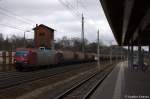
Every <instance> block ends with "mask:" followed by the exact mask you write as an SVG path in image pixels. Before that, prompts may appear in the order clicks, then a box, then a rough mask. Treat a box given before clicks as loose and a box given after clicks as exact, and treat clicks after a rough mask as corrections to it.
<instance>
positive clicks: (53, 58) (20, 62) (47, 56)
mask: <svg viewBox="0 0 150 99" xmlns="http://www.w3.org/2000/svg"><path fill="white" fill-rule="evenodd" d="M94 60H95V54H94V53H86V54H83V53H81V52H72V51H61V50H53V49H49V48H45V47H40V48H38V49H35V48H33V49H32V48H18V49H16V54H15V58H14V62H15V68H16V69H17V70H19V71H20V70H23V69H27V68H28V69H29V68H31V67H41V66H52V65H58V64H66V63H77V62H89V61H94Z"/></svg>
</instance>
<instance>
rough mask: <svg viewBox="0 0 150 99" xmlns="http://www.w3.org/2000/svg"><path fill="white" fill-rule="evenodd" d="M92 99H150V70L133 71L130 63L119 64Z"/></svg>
mask: <svg viewBox="0 0 150 99" xmlns="http://www.w3.org/2000/svg"><path fill="white" fill-rule="evenodd" d="M91 99H150V68H148V69H147V71H142V70H131V69H130V67H128V62H121V63H119V64H117V66H116V67H115V68H114V69H113V71H112V72H111V73H110V74H109V75H108V76H107V78H106V79H105V80H104V81H103V83H102V84H101V85H100V86H99V87H98V88H97V90H96V91H95V93H94V94H93V95H92V96H91Z"/></svg>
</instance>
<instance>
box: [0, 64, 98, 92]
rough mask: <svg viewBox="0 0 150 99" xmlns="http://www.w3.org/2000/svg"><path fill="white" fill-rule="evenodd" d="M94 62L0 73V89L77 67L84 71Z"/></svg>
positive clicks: (71, 70)
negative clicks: (39, 69)
mask: <svg viewBox="0 0 150 99" xmlns="http://www.w3.org/2000/svg"><path fill="white" fill-rule="evenodd" d="M94 64H95V63H84V64H76V65H70V66H64V67H58V68H52V69H48V70H41V71H33V72H9V73H8V74H7V73H6V74H5V73H0V91H1V90H4V89H7V88H10V87H14V86H17V85H20V84H24V83H28V82H32V81H35V80H40V79H44V78H47V77H52V76H55V75H60V74H63V73H66V72H68V73H71V72H73V71H78V70H79V68H80V71H82V70H83V71H84V70H86V69H87V70H88V69H90V68H92V66H93V65H94ZM84 65H85V66H84Z"/></svg>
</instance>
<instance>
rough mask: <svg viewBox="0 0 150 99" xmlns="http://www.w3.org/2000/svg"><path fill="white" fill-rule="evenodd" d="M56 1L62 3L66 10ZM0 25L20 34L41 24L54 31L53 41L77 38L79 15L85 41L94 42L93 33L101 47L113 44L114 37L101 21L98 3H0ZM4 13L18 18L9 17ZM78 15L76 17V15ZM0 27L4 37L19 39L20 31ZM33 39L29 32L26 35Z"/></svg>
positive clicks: (36, 0) (92, 0)
mask: <svg viewBox="0 0 150 99" xmlns="http://www.w3.org/2000/svg"><path fill="white" fill-rule="evenodd" d="M60 1H63V2H64V1H65V4H68V5H67V6H68V8H67V7H65V6H64V5H63V4H61V3H60ZM0 5H1V6H0V7H2V8H4V9H3V10H2V9H1V8H0V24H3V25H9V26H13V27H15V28H19V29H22V30H24V31H28V30H30V31H31V30H32V28H33V27H35V25H36V23H37V24H45V25H47V26H49V27H52V28H54V29H55V30H56V32H55V39H57V38H61V37H63V36H67V37H68V38H71V37H81V13H83V14H84V17H85V38H87V39H88V40H89V41H95V40H96V36H97V34H96V33H97V29H98V28H99V29H100V39H101V40H102V41H103V42H104V43H110V42H112V43H115V40H114V36H113V34H112V32H111V29H110V27H109V25H108V22H107V20H106V18H105V15H104V12H103V10H102V8H101V5H100V2H99V0H0ZM71 8H72V9H71ZM5 9H6V10H8V11H11V12H13V14H17V15H19V16H21V17H24V18H26V20H23V19H22V18H20V17H17V16H15V17H14V16H13V15H12V14H10V12H8V11H7V13H6V11H4V10H5ZM77 12H78V13H77ZM3 25H0V31H1V32H2V33H3V34H4V36H5V37H6V36H10V35H12V34H15V35H19V36H23V31H20V30H16V29H13V28H9V27H6V26H3ZM26 34H27V35H26V36H27V38H33V33H32V32H27V33H26Z"/></svg>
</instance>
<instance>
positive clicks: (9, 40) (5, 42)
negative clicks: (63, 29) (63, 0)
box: [0, 33, 127, 55]
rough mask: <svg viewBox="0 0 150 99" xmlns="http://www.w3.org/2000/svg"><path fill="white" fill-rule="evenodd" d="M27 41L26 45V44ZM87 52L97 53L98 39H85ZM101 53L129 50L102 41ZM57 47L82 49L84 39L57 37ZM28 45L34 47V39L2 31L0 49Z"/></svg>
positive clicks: (8, 49) (55, 43) (116, 52)
mask: <svg viewBox="0 0 150 99" xmlns="http://www.w3.org/2000/svg"><path fill="white" fill-rule="evenodd" d="M24 41H25V45H24ZM84 42H85V43H84V47H85V52H90V53H97V45H98V44H97V41H95V42H90V41H88V40H87V39H85V41H84ZM99 44H100V53H103V54H105V55H106V54H111V53H112V54H115V55H116V54H118V55H119V54H120V53H121V49H122V52H123V53H124V54H127V50H126V49H124V48H121V47H119V46H117V45H111V46H106V45H105V44H103V42H102V41H100V43H99ZM54 45H55V49H61V50H71V51H82V46H83V43H82V40H81V39H80V38H78V37H72V38H67V37H66V36H64V37H62V38H61V39H57V40H55V42H54ZM21 47H27V48H34V39H24V37H20V36H16V35H12V36H10V37H6V38H4V36H3V34H2V33H0V50H1V51H2V50H7V51H15V49H16V48H21Z"/></svg>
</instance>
